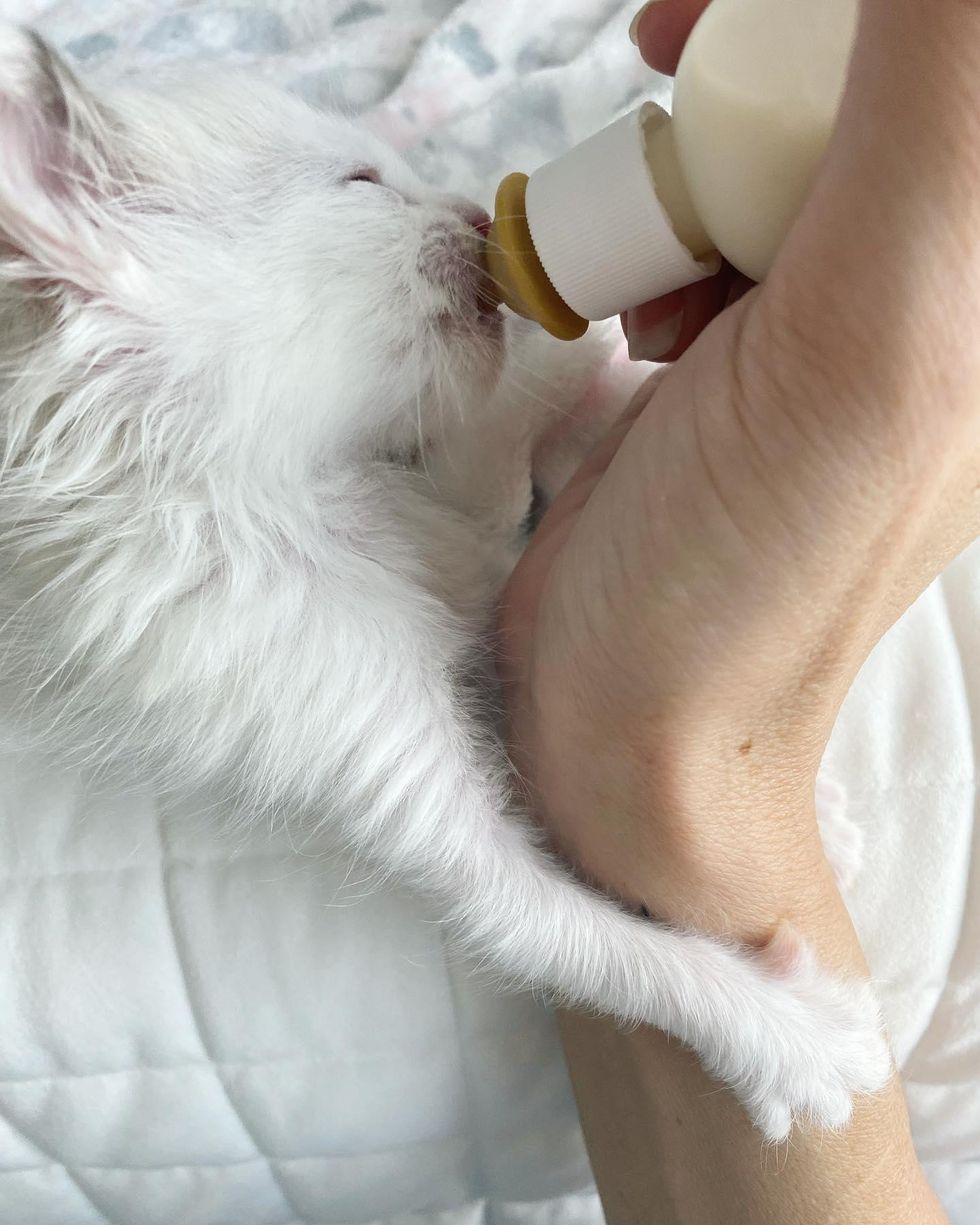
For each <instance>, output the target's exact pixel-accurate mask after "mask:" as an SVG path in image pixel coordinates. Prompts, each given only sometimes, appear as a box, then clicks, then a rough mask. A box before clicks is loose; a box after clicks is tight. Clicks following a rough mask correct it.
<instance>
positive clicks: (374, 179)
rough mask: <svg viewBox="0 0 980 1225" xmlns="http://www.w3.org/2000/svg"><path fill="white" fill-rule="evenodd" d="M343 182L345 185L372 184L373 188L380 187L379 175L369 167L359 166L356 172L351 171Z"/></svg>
mask: <svg viewBox="0 0 980 1225" xmlns="http://www.w3.org/2000/svg"><path fill="white" fill-rule="evenodd" d="M344 182H345V183H374V184H375V186H377V187H380V186H381V185H382V184H381V175H380V174H379V173H378V171H377V170H374V169H373V168H372V167H370V166H359V167H358V168H357V169H356V170H352V171H351V173H350V174H349V175H347V176H346V178H345V179H344Z"/></svg>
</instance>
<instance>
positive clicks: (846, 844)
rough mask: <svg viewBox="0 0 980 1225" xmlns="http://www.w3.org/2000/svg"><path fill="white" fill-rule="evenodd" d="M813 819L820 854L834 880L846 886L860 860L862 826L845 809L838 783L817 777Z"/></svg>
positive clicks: (856, 871)
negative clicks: (827, 862)
mask: <svg viewBox="0 0 980 1225" xmlns="http://www.w3.org/2000/svg"><path fill="white" fill-rule="evenodd" d="M816 801H817V821H818V823H819V825H820V837H821V839H822V841H823V849H824V854H825V855H826V856H827V859H828V861H829V863H830V866H831V867H832V868H833V870H834V875H835V876H836V877H837V884H838V885H839V886H840V888H841V889H847V888H848V887H849V886H850V885H852V884H853V883H854V880H855V879H856V877H857V875H858V873H859V872H860V870H861V865H862V863H863V862H864V830H863V829H862V828H861V826H860V825H858V823H857V822H856V821H854V820H853V819H852V818H851V817H850V816H848V813H847V793H846V791H845V790H844V788H843V787H842V786H841V785H840V783H838V782H835V781H834V780H833V779H830V778H826V777H824V776H821V777H820V778H818V779H817V795H816Z"/></svg>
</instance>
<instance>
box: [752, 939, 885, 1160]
mask: <svg viewBox="0 0 980 1225" xmlns="http://www.w3.org/2000/svg"><path fill="white" fill-rule="evenodd" d="M758 956H759V961H760V963H761V966H762V968H763V969H764V970H765V971H766V972H767V973H768V974H769V975H770V978H771V981H772V982H773V986H778V988H781V990H779V992H778V996H777V998H776V999H775V1000H774V1003H773V1009H772V1012H771V1013H770V1016H769V1022H770V1026H769V1027H767V1028H768V1039H769V1041H768V1044H767V1042H766V1040H765V1039H762V1040H761V1041H760V1042H759V1052H760V1057H759V1059H758V1061H757V1063H756V1065H755V1067H754V1068H749V1067H745V1068H743V1075H742V1077H741V1078H740V1082H741V1083H736V1088H735V1091H736V1095H737V1096H738V1098H739V1100H740V1101H741V1102H742V1104H743V1106H744V1107H745V1108H746V1110H747V1111H748V1113H749V1115H750V1117H751V1118H752V1120H753V1122H754V1123H755V1124H756V1125H757V1126H758V1127H759V1128H760V1130H761V1131H762V1132H763V1133H764V1134H765V1135H766V1137H767V1139H769V1140H772V1141H777V1142H778V1141H781V1140H785V1139H786V1136H787V1135H788V1134H789V1130H790V1123H791V1122H798V1123H803V1124H811V1125H814V1126H817V1127H821V1128H826V1129H828V1130H831V1131H839V1130H841V1128H843V1127H845V1126H846V1125H847V1123H848V1122H849V1120H850V1118H851V1114H852V1110H853V1099H854V1097H855V1095H859V1094H870V1093H877V1092H878V1091H879V1090H880V1089H882V1088H884V1086H885V1085H886V1084H887V1083H888V1080H889V1077H890V1076H891V1072H892V1059H891V1052H890V1050H889V1048H888V1043H887V1041H886V1039H885V1035H884V1031H883V1028H882V1022H881V1014H880V1012H879V1009H878V1004H877V1001H876V999H875V997H874V992H873V990H872V988H871V985H870V983H862V982H853V981H851V982H849V981H846V980H842V979H835V978H833V977H832V976H831V975H829V974H827V973H826V972H825V971H824V970H822V969H821V967H820V966H819V964H818V962H817V959H816V957H815V956H814V954H813V951H812V950H811V949H810V948H809V946H808V945H807V944H806V943H805V942H804V941H803V940H801V939H800V938H799V936H798V935H797V934H796V933H795V932H794V931H793V929H792V928H791V927H788V926H783V927H781V928H780V929H779V931H778V932H777V933H776V936H775V937H774V939H773V940H772V941H771V942H770V944H769V945H767V947H766V948H765V949H763V950H762V951H761V952H760V953H759V955H758ZM773 1023H775V1027H776V1028H775V1041H773V1029H772V1024H773Z"/></svg>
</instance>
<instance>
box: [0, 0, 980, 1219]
mask: <svg viewBox="0 0 980 1225" xmlns="http://www.w3.org/2000/svg"><path fill="white" fill-rule="evenodd" d="M629 9H630V6H629V5H627V6H623V5H620V4H616V3H606V2H604V0H534V3H529V2H525V0H497V2H495V3H490V2H488V0H483V2H482V3H478V2H472V0H471V2H464V3H458V4H457V3H453V0H279V2H278V3H274V2H272V0H269V2H267V3H264V4H262V3H257V2H254V0H239V2H237V3H236V2H234V0H215V2H209V0H184V2H181V0H67V2H64V3H45V2H43V0H0V15H2V16H4V17H7V18H14V19H18V20H31V21H36V22H37V24H38V25H39V26H40V27H41V28H42V29H43V30H44V31H45V32H46V33H47V34H48V35H49V36H50V37H52V39H53V40H54V41H56V42H57V43H59V44H60V45H61V46H63V47H65V48H67V49H68V51H69V52H70V53H71V54H73V55H74V56H75V57H76V59H78V60H79V61H84V62H85V63H86V65H87V67H88V68H89V69H90V70H95V71H99V70H103V69H106V70H112V71H118V70H119V69H120V68H125V69H127V70H129V71H136V72H138V71H141V70H142V69H144V68H145V67H147V66H149V65H152V64H155V63H158V62H160V61H162V60H166V59H170V58H181V59H187V58H202V59H212V58H213V59H218V58H220V59H222V60H231V61H237V62H242V63H249V64H252V65H254V66H255V67H256V69H257V70H259V71H262V72H266V73H268V74H270V75H272V76H274V77H275V78H276V79H278V80H281V81H283V82H285V83H287V84H290V85H292V86H293V87H294V88H296V89H299V90H301V91H302V92H303V93H305V94H306V95H307V96H309V97H311V98H314V99H316V100H320V101H324V102H327V101H332V102H335V103H337V104H340V105H344V106H347V107H348V108H351V109H354V110H357V111H363V112H365V113H366V114H367V116H368V118H369V121H370V122H371V123H373V124H374V125H375V126H376V127H377V128H378V130H379V131H381V132H382V133H383V134H384V135H386V136H387V137H388V138H389V139H391V140H393V141H395V142H396V143H397V144H399V145H400V146H402V147H403V148H405V149H406V150H407V151H408V152H409V154H410V156H412V157H413V158H414V159H415V161H416V162H417V164H418V165H419V166H420V167H421V169H422V170H423V172H424V173H426V174H428V175H430V176H432V177H433V178H435V179H438V180H440V181H442V182H444V183H445V184H446V185H447V186H449V187H452V188H453V189H454V190H460V191H465V192H469V193H471V194H475V195H477V196H479V197H481V198H483V199H484V200H487V199H488V197H489V192H490V189H491V187H492V185H493V184H494V183H495V182H496V180H497V178H498V177H499V175H500V174H501V173H502V172H504V171H507V170H511V169H517V168H525V169H531V168H533V167H534V166H535V165H536V164H538V163H540V162H541V161H542V160H543V159H545V158H546V157H548V156H550V155H551V154H553V153H554V152H556V151H558V150H559V149H560V148H562V147H564V146H565V145H566V144H567V143H569V142H571V141H574V140H576V139H579V138H580V137H582V136H584V135H585V134H587V133H588V132H589V131H591V130H593V129H594V128H596V127H597V126H599V125H600V124H602V123H603V122H605V121H607V120H608V119H610V118H611V117H613V115H614V114H615V113H616V112H617V111H619V110H621V109H624V108H625V107H626V106H627V105H629V104H630V103H631V102H633V101H634V100H635V98H636V97H637V95H638V93H639V91H640V90H641V89H645V90H646V91H647V92H648V93H650V94H653V95H654V96H657V95H659V94H662V93H663V88H664V87H663V83H662V82H658V81H657V80H656V78H652V77H651V75H650V74H648V73H646V72H645V71H644V70H643V69H642V67H641V66H640V65H639V64H638V62H637V59H636V56H635V53H634V51H633V49H632V48H631V46H630V44H629V43H628V41H627V40H626V35H625V31H626V27H627V24H628V20H629V16H630V11H629ZM978 703H980V552H977V551H976V550H975V551H974V552H973V553H972V554H971V555H968V556H967V557H966V558H964V559H962V560H961V561H960V562H959V563H957V564H956V565H955V566H954V567H953V568H952V570H951V571H950V573H949V574H948V575H947V576H946V577H945V578H944V580H943V581H942V582H941V583H939V584H937V585H936V586H935V587H934V588H933V589H932V590H931V591H930V592H929V593H927V595H926V596H925V597H924V598H923V599H922V601H920V603H919V604H918V606H917V607H916V608H915V609H914V610H913V611H912V612H911V613H910V614H909V615H908V616H907V617H906V618H905V619H904V621H903V622H902V624H901V625H900V626H898V627H897V628H896V630H895V631H894V632H893V633H892V634H891V635H890V636H889V638H888V639H887V640H886V642H885V643H884V644H882V646H881V647H880V648H879V650H878V651H877V652H876V654H875V656H874V657H873V659H872V661H871V662H870V663H869V665H868V666H867V668H866V669H865V671H864V673H863V675H862V677H861V679H860V681H859V683H858V685H857V686H856V689H855V691H854V693H853V694H852V695H851V697H850V699H849V701H848V704H847V706H846V708H845V711H844V713H843V715H842V718H841V722H840V726H839V728H838V731H837V734H836V736H835V739H834V742H833V745H832V749H831V752H830V756H829V761H828V770H829V772H830V773H831V774H832V775H833V776H834V777H835V778H837V779H839V780H840V781H842V782H843V783H844V784H845V786H846V788H847V790H848V794H849V800H850V806H851V812H852V815H853V816H854V817H855V818H856V819H857V820H858V821H859V822H860V823H861V825H862V826H863V827H864V830H865V833H866V838H867V847H868V854H867V858H866V863H865V866H864V869H863V871H862V872H861V874H860V876H859V878H858V880H857V882H856V884H855V887H854V890H853V898H852V908H853V910H854V913H855V915H856V917H857V920H858V923H859V926H860V929H861V931H862V934H863V936H864V939H865V942H866V945H867V947H868V950H869V953H870V956H871V960H872V963H873V967H874V971H875V974H876V975H877V977H878V979H879V980H880V983H881V989H882V993H883V996H884V999H885V1002H886V1007H887V1011H888V1015H889V1019H890V1023H891V1028H892V1033H893V1036H894V1039H895V1042H896V1047H897V1050H898V1054H899V1057H900V1060H901V1062H902V1064H903V1067H904V1071H905V1075H906V1078H907V1081H908V1085H909V1095H910V1101H911V1104H912V1109H913V1113H914V1116H915V1128H916V1135H917V1138H918V1142H919V1145H920V1150H921V1153H922V1155H923V1157H924V1159H925V1160H926V1161H927V1162H928V1168H929V1171H930V1174H931V1176H932V1177H933V1179H934V1182H935V1184H936V1186H937V1187H938V1188H939V1189H940V1190H941V1192H942V1194H943V1196H944V1199H945V1201H946V1203H947V1205H948V1207H949V1210H950V1213H951V1216H952V1218H953V1220H954V1222H955V1225H977V1222H978V1221H980V875H978V871H980V869H978V865H980V856H977V855H975V854H973V850H974V847H975V845H976V839H977V836H978V834H977V830H976V828H975V824H974V810H975V794H976V781H977V776H976V767H975V737H976V735H977V732H976V730H975V724H976V723H977V720H976V719H975V718H974V711H975V710H976V709H977V706H978ZM219 816H220V814H215V813H213V812H211V811H209V810H208V805H207V797H201V799H200V803H199V804H198V805H196V806H188V807H187V809H186V810H184V811H182V812H179V813H178V812H162V811H159V810H158V807H157V806H156V804H155V802H154V799H153V797H152V796H150V795H147V794H143V793H139V792H135V791H117V790H111V789H107V788H105V787H103V789H102V790H101V791H99V790H98V789H97V788H95V786H94V785H93V784H91V783H90V782H86V781H85V780H83V779H80V778H74V777H69V776H58V775H52V774H50V773H41V772H39V771H38V770H37V769H36V768H34V764H33V763H32V762H31V760H30V759H25V758H24V757H22V756H20V755H18V754H17V753H16V752H15V751H13V750H11V751H9V752H8V753H7V754H6V755H5V756H4V758H3V760H2V762H0V877H2V886H0V1225H88V1223H89V1222H110V1223H112V1225H300V1223H305V1225H313V1223H316V1225H355V1223H357V1225H362V1223H366V1222H381V1221H385V1222H391V1223H394V1222H396V1221H397V1222H399V1225H409V1223H413V1225H437V1223H438V1225H479V1223H484V1225H491V1223H492V1225H598V1222H599V1221H600V1219H601V1216H600V1212H599V1208H598V1204H597V1201H596V1199H595V1196H594V1193H593V1192H592V1190H591V1188H590V1178H589V1172H588V1165H587V1161H586V1159H585V1155H584V1150H583V1147H582V1142H581V1139H580V1136H579V1132H578V1126H577V1122H576V1116H575V1111H574V1107H573V1103H572V1099H571V1095H570V1091H569V1088H568V1083H567V1078H566V1075H565V1072H564V1069H563V1065H562V1062H561V1058H560V1054H559V1051H558V1047H557V1043H556V1038H555V1034H554V1030H553V1025H552V1022H551V1019H550V1018H549V1016H548V1014H547V1012H546V1011H545V1010H544V1009H543V1008H542V1007H541V1006H540V1005H539V1004H538V1003H536V1002H534V1001H532V1000H529V999H526V998H513V997H509V998H501V997H497V996H495V995H494V994H492V993H491V992H489V991H487V990H485V989H483V988H481V987H480V986H479V985H478V984H477V983H476V982H475V981H474V980H473V979H472V977H471V976H470V975H469V973H468V972H467V970H466V969H465V968H464V967H458V966H452V965H450V964H448V963H447V960H446V958H445V956H444V952H443V946H442V940H441V932H440V928H439V925H438V924H436V923H434V922H432V921H431V920H430V918H429V916H427V914H426V913H425V911H424V910H423V909H422V908H421V907H420V905H419V904H418V903H417V902H416V901H414V900H413V899H412V898H410V897H408V896H405V895H403V894H400V893H397V892H394V891H390V890H389V891H383V892H372V893H370V894H369V895H367V896H361V890H360V889H359V887H358V883H357V881H356V880H345V869H344V868H343V866H341V865H338V864H336V863H333V862H331V861H329V860H324V859H323V858H321V857H319V856H318V854H317V848H316V847H315V846H307V847H302V848H296V847H292V846H290V845H289V844H288V842H286V841H285V840H284V839H283V838H282V836H281V835H280V836H273V835H271V834H269V833H267V832H265V831H258V832H256V833H255V834H254V835H253V836H252V837H251V838H250V839H249V840H248V841H245V840H243V839H242V838H238V839H237V840H236V841H234V842H232V841H231V840H229V839H228V838H227V837H226V836H224V835H222V834H221V832H220V820H219V819H218V817H219ZM719 1225H720V1223H719Z"/></svg>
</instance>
